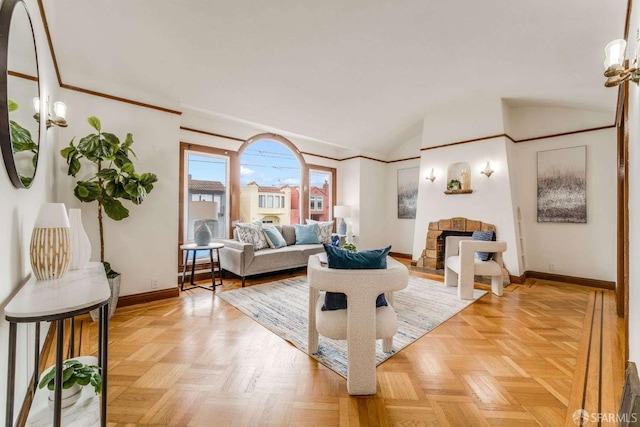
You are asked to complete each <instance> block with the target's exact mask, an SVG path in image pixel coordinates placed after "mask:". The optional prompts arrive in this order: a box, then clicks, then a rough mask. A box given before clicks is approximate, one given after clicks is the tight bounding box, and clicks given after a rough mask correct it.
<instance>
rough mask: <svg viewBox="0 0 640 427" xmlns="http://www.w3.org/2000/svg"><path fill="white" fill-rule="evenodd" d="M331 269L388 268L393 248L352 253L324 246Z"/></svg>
mask: <svg viewBox="0 0 640 427" xmlns="http://www.w3.org/2000/svg"><path fill="white" fill-rule="evenodd" d="M324 250H325V252H326V253H327V264H328V265H329V268H338V269H347V270H357V269H379V268H387V255H389V251H391V246H387V247H386V248H383V249H367V250H364V251H357V252H351V251H348V250H346V249H342V248H336V247H335V246H331V245H327V244H324Z"/></svg>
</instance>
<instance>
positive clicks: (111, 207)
mask: <svg viewBox="0 0 640 427" xmlns="http://www.w3.org/2000/svg"><path fill="white" fill-rule="evenodd" d="M102 207H104V212H105V213H106V214H107V216H108V217H109V218H111V219H113V220H115V221H120V220H122V219H124V218H127V217H128V216H129V209H127V208H125V207H124V206H122V202H120V200H117V199H114V198H112V197H105V198H104V199H103V200H102Z"/></svg>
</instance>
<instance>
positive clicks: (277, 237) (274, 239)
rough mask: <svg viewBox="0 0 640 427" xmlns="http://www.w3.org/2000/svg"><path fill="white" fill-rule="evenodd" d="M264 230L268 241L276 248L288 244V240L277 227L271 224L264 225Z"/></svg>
mask: <svg viewBox="0 0 640 427" xmlns="http://www.w3.org/2000/svg"><path fill="white" fill-rule="evenodd" d="M262 231H264V235H265V237H266V238H267V243H269V246H271V247H272V248H274V249H280V248H284V247H285V246H287V242H286V241H285V240H284V237H282V234H280V232H279V231H278V229H277V228H275V227H274V226H272V225H270V226H268V227H263V228H262Z"/></svg>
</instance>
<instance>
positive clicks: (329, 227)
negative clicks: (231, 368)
mask: <svg viewBox="0 0 640 427" xmlns="http://www.w3.org/2000/svg"><path fill="white" fill-rule="evenodd" d="M306 221H307V224H318V240H320V243H327V244H329V245H330V244H331V234H332V233H333V221H316V220H315V219H307V220H306Z"/></svg>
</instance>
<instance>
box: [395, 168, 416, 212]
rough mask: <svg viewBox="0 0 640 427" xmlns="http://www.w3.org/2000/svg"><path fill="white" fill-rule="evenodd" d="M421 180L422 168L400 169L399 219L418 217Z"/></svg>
mask: <svg viewBox="0 0 640 427" xmlns="http://www.w3.org/2000/svg"><path fill="white" fill-rule="evenodd" d="M419 179H420V168H409V169H398V218H400V219H414V218H415V217H416V206H417V204H418V180H419Z"/></svg>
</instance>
